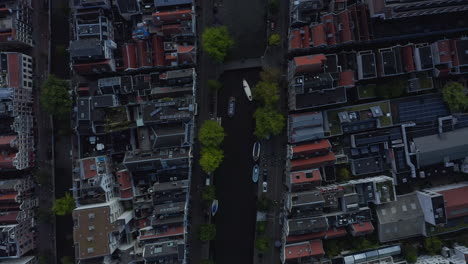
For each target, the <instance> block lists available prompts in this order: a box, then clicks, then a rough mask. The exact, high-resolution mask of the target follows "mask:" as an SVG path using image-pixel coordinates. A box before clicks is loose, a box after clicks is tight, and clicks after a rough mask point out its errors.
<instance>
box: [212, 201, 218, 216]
mask: <svg viewBox="0 0 468 264" xmlns="http://www.w3.org/2000/svg"><path fill="white" fill-rule="evenodd" d="M217 211H218V200H213V203H212V204H211V215H212V216H214V215H215V214H216V212H217Z"/></svg>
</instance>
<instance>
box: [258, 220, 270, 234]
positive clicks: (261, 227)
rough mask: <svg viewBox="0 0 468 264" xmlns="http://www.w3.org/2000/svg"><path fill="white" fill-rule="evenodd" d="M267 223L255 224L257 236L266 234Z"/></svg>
mask: <svg viewBox="0 0 468 264" xmlns="http://www.w3.org/2000/svg"><path fill="white" fill-rule="evenodd" d="M267 223H268V222H267V221H261V222H257V233H258V234H264V233H265V232H266V228H267Z"/></svg>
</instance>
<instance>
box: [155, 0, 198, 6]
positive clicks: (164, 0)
mask: <svg viewBox="0 0 468 264" xmlns="http://www.w3.org/2000/svg"><path fill="white" fill-rule="evenodd" d="M186 4H192V0H154V5H155V6H156V7H163V6H174V5H186Z"/></svg>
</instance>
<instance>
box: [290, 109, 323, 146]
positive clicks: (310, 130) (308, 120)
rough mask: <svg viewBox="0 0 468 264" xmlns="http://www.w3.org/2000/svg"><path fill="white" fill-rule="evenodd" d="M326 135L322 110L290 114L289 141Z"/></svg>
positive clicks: (305, 139) (302, 140)
mask: <svg viewBox="0 0 468 264" xmlns="http://www.w3.org/2000/svg"><path fill="white" fill-rule="evenodd" d="M323 137H324V131H323V117H322V112H316V113H307V114H297V115H290V116H289V142H290V143H299V142H304V141H308V140H317V139H321V138H323Z"/></svg>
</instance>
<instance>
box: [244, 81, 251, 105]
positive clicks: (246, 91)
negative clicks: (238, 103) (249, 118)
mask: <svg viewBox="0 0 468 264" xmlns="http://www.w3.org/2000/svg"><path fill="white" fill-rule="evenodd" d="M242 86H243V87H244V92H245V95H247V99H249V101H252V91H250V86H249V84H248V83H247V81H246V80H245V79H242Z"/></svg>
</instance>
